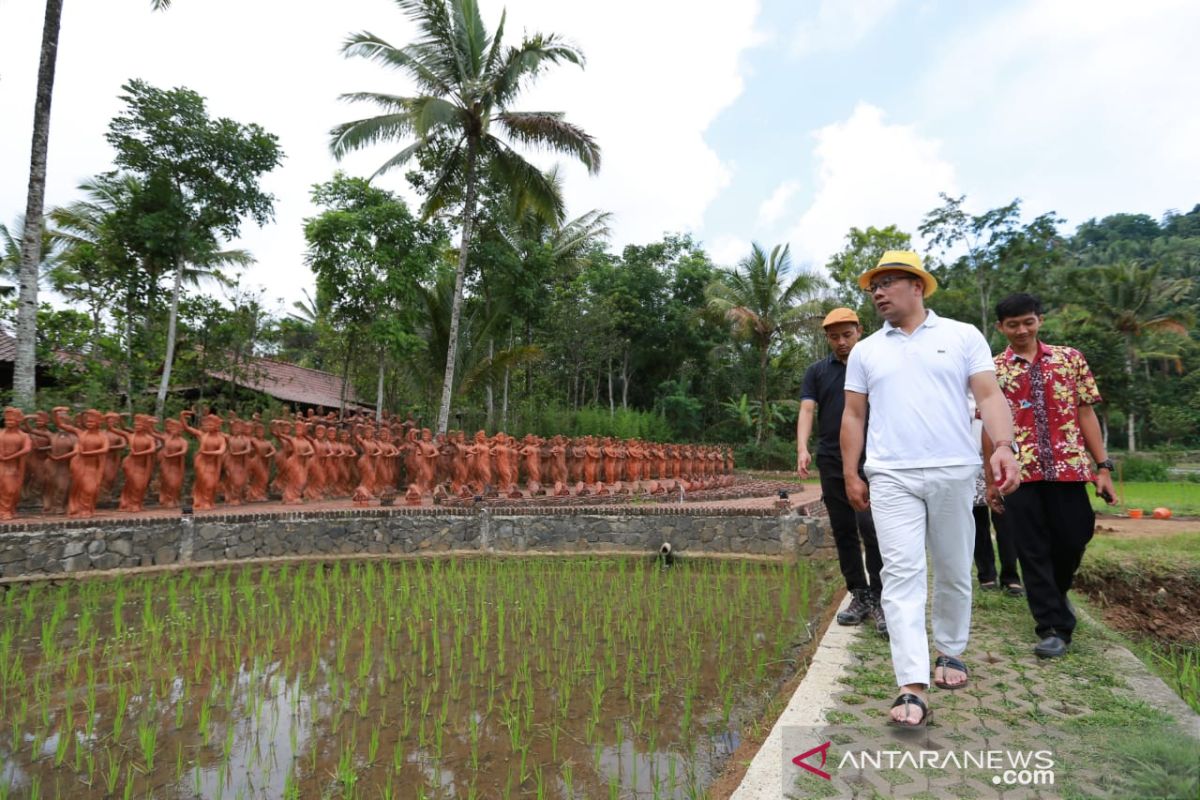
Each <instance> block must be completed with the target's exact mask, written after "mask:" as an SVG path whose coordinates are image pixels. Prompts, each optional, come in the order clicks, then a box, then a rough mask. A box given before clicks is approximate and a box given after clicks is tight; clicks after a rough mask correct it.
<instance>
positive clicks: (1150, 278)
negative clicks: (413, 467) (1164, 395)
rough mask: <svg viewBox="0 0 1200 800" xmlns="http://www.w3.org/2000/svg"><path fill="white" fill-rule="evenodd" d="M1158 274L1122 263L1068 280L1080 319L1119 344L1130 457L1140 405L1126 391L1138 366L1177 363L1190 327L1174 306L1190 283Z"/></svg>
mask: <svg viewBox="0 0 1200 800" xmlns="http://www.w3.org/2000/svg"><path fill="white" fill-rule="evenodd" d="M1159 272H1160V267H1159V265H1157V264H1152V265H1148V266H1147V265H1141V264H1137V263H1135V262H1131V261H1124V262H1120V263H1117V264H1111V265H1107V266H1102V267H1092V268H1088V269H1080V270H1076V271H1075V272H1074V273H1073V274H1072V279H1073V283H1074V286H1075V288H1076V291H1077V292H1078V293H1079V296H1080V297H1082V298H1084V299H1085V304H1084V308H1083V312H1084V314H1085V315H1086V318H1087V319H1089V320H1090V321H1091V322H1092V324H1094V325H1096V326H1097V327H1099V328H1102V329H1106V330H1109V331H1114V332H1116V333H1117V334H1119V335H1120V337H1121V340H1122V341H1123V343H1124V350H1125V353H1124V355H1125V365H1124V366H1125V374H1126V378H1127V379H1128V382H1129V384H1130V387H1131V391H1130V392H1129V394H1128V399H1127V406H1126V409H1125V424H1126V426H1127V433H1128V437H1129V443H1128V445H1129V452H1131V453H1134V452H1137V414H1138V408H1137V401H1138V400H1139V399H1143V400H1144V399H1145V398H1139V397H1138V393H1136V392H1134V391H1132V386H1133V384H1134V382H1135V380H1136V378H1135V371H1136V370H1137V366H1138V364H1139V362H1141V361H1142V360H1155V359H1157V360H1168V361H1172V362H1177V361H1178V359H1179V354H1180V351H1179V347H1180V345H1181V344H1182V343H1183V342H1185V341H1187V338H1188V330H1189V325H1191V324H1192V323H1194V321H1195V320H1194V319H1193V318H1192V316H1191V314H1189V313H1188V312H1186V311H1184V310H1182V309H1181V308H1180V307H1179V305H1178V303H1179V301H1180V300H1181V299H1182V298H1185V297H1187V295H1188V293H1189V292H1190V291H1191V288H1192V287H1191V280H1190V279H1188V278H1163V277H1161V276H1160V275H1159ZM1151 334H1166V335H1165V336H1157V337H1155V336H1152V335H1151Z"/></svg>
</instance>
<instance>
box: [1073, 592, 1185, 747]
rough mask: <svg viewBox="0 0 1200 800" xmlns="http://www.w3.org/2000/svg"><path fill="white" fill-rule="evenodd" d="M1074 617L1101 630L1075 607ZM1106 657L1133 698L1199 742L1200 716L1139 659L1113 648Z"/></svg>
mask: <svg viewBox="0 0 1200 800" xmlns="http://www.w3.org/2000/svg"><path fill="white" fill-rule="evenodd" d="M1075 615H1076V616H1078V617H1079V618H1080V619H1084V620H1087V621H1088V622H1089V623H1091V624H1092V625H1096V626H1098V627H1105V625H1104V623H1103V622H1097V621H1096V619H1095V618H1094V617H1092V615H1091V614H1089V613H1088V612H1086V611H1084V610H1083V609H1082V608H1080V607H1079V606H1078V605H1076V606H1075ZM1108 657H1109V658H1110V659H1111V660H1112V662H1113V664H1114V665H1115V666H1116V668H1117V671H1118V672H1120V673H1121V676H1122V677H1123V678H1124V679H1125V683H1127V684H1128V685H1129V689H1130V691H1131V692H1132V693H1133V696H1134V697H1136V698H1137V699H1138V700H1142V701H1144V702H1145V703H1146V704H1147V705H1149V706H1151V707H1153V708H1156V709H1158V710H1159V711H1162V712H1163V713H1165V714H1170V715H1171V716H1172V717H1174V718H1175V720H1176V721H1177V722H1178V723H1179V726H1180V727H1181V728H1183V730H1184V731H1185V732H1186V733H1187V734H1188V735H1189V736H1191V737H1192V738H1193V739H1196V740H1200V714H1197V713H1196V712H1195V711H1194V710H1193V709H1192V707H1191V706H1189V705H1188V704H1187V703H1186V702H1184V699H1183V698H1182V697H1180V696H1179V695H1178V694H1177V693H1176V692H1175V690H1174V689H1172V688H1171V687H1170V686H1168V685H1167V682H1166V681H1164V680H1163V679H1162V678H1160V677H1158V676H1157V675H1155V674H1154V673H1153V672H1151V671H1150V668H1149V667H1147V666H1146V665H1145V664H1144V663H1143V662H1142V660H1141V659H1140V658H1138V657H1137V656H1135V655H1134V654H1133V653H1132V652H1130V650H1129V649H1128V648H1127V647H1124V646H1122V645H1115V646H1114V647H1113V649H1112V650H1110V651H1109V652H1108Z"/></svg>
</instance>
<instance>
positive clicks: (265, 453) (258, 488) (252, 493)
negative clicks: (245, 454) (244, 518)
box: [246, 420, 275, 503]
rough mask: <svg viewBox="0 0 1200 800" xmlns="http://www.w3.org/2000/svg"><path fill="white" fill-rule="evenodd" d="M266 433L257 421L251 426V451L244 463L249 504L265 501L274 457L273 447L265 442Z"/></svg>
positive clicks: (264, 428)
mask: <svg viewBox="0 0 1200 800" xmlns="http://www.w3.org/2000/svg"><path fill="white" fill-rule="evenodd" d="M266 432H267V429H266V426H265V425H263V424H262V423H261V422H259V421H258V420H255V421H254V422H253V424H252V425H251V433H252V435H251V438H250V444H251V446H252V447H253V451H252V452H251V454H250V458H249V459H247V461H246V473H247V475H246V500H247V501H249V502H251V503H261V502H263V501H264V500H266V499H267V485H268V484H269V483H270V477H271V475H270V472H271V466H270V465H271V457H272V456H274V455H275V445H273V444H271V442H270V441H268V440H267V438H266Z"/></svg>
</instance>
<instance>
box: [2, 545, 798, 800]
mask: <svg viewBox="0 0 1200 800" xmlns="http://www.w3.org/2000/svg"><path fill="white" fill-rule="evenodd" d="M816 583H817V580H816V577H815V573H814V572H813V570H812V568H811V567H810V566H809V565H808V564H807V563H805V562H803V561H801V562H798V563H794V564H783V563H770V564H764V563H753V562H747V561H732V560H729V561H703V560H696V561H691V560H684V561H681V562H678V563H676V564H675V565H674V566H672V567H669V568H668V567H665V566H662V565H660V564H658V563H657V562H655V561H654V560H652V559H650V558H645V559H628V558H621V559H617V558H610V559H601V558H584V557H558V558H549V557H546V558H524V559H503V558H463V559H447V560H411V561H363V562H356V561H346V562H332V563H326V564H316V563H314V564H292V565H286V566H278V567H262V566H257V567H231V568H227V569H210V570H196V571H184V572H174V573H166V574H158V575H141V576H127V577H124V578H118V579H104V580H101V579H96V580H86V581H67V582H63V583H61V584H57V585H52V584H48V583H33V584H26V585H14V586H9V587H7V591H5V592H4V594H3V595H2V596H0V798H6V797H34V798H46V797H62V798H67V797H69V798H108V797H119V798H134V797H136V798H145V797H156V798H191V797H204V798H280V797H283V798H301V797H303V798H316V797H340V798H355V797H360V798H372V799H374V798H385V799H387V798H438V797H465V798H474V797H478V798H483V797H488V798H493V797H500V798H506V797H534V798H605V797H607V798H631V797H639V798H640V797H645V798H691V797H699V796H701V795H702V794H703V792H704V790H705V787H706V786H707V785H708V784H709V783H710V782H711V780H712V779H713V777H714V776H715V774H716V771H717V770H718V769H719V768H720V766H721V764H722V763H723V761H724V760H725V759H726V758H727V756H728V755H729V753H731V752H732V751H733V750H734V749H735V748H736V747H737V745H738V744H739V742H740V737H741V735H742V732H743V731H744V730H745V729H746V726H747V725H748V724H750V723H752V722H753V721H755V720H756V718H757V715H758V714H760V713H761V712H762V710H763V708H764V707H765V705H766V704H767V702H768V701H769V700H770V698H771V696H772V694H773V693H774V691H775V690H776V689H777V688H778V687H779V685H780V682H781V681H782V680H783V679H784V678H785V677H788V676H790V675H791V674H793V673H794V671H795V666H796V664H795V660H796V657H797V655H796V654H797V652H798V649H799V646H800V645H802V644H804V643H806V642H807V641H808V640H809V639H810V638H811V633H812V631H811V628H810V621H811V620H813V619H814V614H815V612H816V611H817V610H818V609H816V608H815V606H816V605H817V601H818V599H819V598H818V597H817V596H818V595H819V594H820V592H819V591H818V590H817V589H818V587H817V585H816ZM2 588H3V587H0V589H2Z"/></svg>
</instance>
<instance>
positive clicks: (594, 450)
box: [583, 436, 604, 486]
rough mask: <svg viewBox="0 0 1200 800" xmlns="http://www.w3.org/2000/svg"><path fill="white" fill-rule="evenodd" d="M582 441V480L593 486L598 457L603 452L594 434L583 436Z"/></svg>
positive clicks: (597, 467)
mask: <svg viewBox="0 0 1200 800" xmlns="http://www.w3.org/2000/svg"><path fill="white" fill-rule="evenodd" d="M583 441H584V449H583V482H584V484H585V485H587V486H595V484H596V473H597V472H598V471H599V469H600V459H601V457H602V456H603V455H604V452H603V450H602V449H601V447H600V445H599V443H598V442H597V441H596V438H595V437H594V436H585V437H584V439H583Z"/></svg>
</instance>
